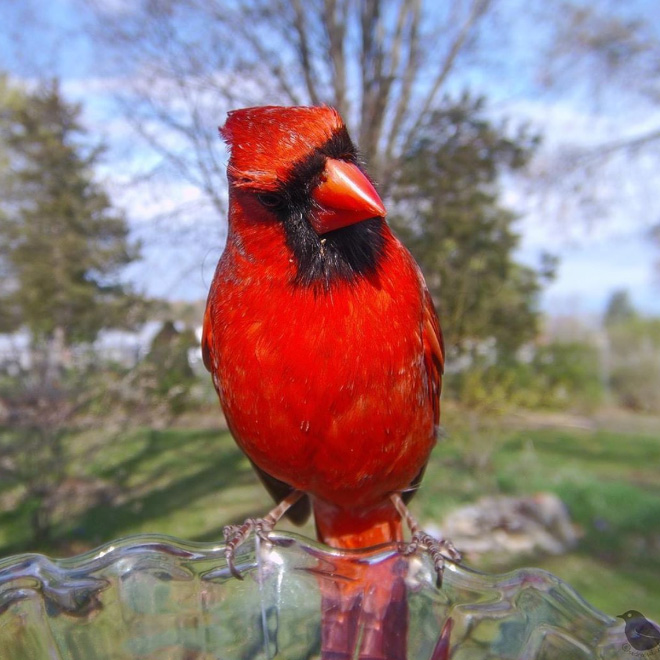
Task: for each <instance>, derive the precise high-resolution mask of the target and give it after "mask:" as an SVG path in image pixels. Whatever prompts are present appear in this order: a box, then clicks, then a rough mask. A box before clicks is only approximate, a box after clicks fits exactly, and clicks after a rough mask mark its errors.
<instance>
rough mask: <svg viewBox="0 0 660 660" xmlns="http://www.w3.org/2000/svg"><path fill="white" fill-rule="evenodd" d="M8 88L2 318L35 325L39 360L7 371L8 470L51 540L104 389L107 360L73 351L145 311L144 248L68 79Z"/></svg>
mask: <svg viewBox="0 0 660 660" xmlns="http://www.w3.org/2000/svg"><path fill="white" fill-rule="evenodd" d="M3 83H4V87H2V88H0V97H1V98H0V158H3V159H4V160H6V163H7V165H8V166H7V168H6V169H5V170H3V172H4V176H2V178H1V179H0V185H1V186H2V196H1V197H0V268H1V270H2V275H3V278H2V283H1V284H0V323H2V326H3V327H2V328H1V329H2V330H5V331H6V330H13V329H16V328H18V327H19V326H24V327H26V328H27V329H28V330H29V332H30V334H31V337H32V361H31V365H30V368H29V369H26V368H25V365H21V364H20V361H18V360H17V361H16V364H12V365H11V371H10V370H7V371H6V372H0V411H1V413H2V414H1V416H0V466H1V470H0V473H1V476H2V479H3V481H4V482H5V483H9V484H11V483H12V482H13V483H15V484H18V485H20V487H21V490H20V493H21V496H22V498H23V500H24V501H25V502H28V503H29V506H30V507H31V510H32V530H33V536H34V538H35V539H36V540H38V541H45V540H47V539H48V538H49V536H50V533H51V526H52V520H53V518H52V513H53V511H54V510H55V508H57V506H58V501H59V494H60V493H61V489H60V487H61V485H62V484H63V483H64V480H65V479H66V478H67V477H68V476H71V473H72V472H74V471H75V469H76V467H75V464H74V462H73V459H72V458H71V457H70V456H69V455H68V454H67V451H66V446H65V438H66V437H67V435H68V434H69V433H70V432H71V431H72V430H73V429H80V428H82V426H84V425H85V423H89V420H87V421H86V422H85V417H86V416H85V412H86V411H88V410H89V407H90V405H91V404H92V403H93V401H94V400H95V398H97V397H98V396H102V393H103V391H104V387H105V383H104V382H103V379H102V378H100V377H99V374H98V365H97V364H96V363H94V362H93V361H92V362H91V363H90V364H89V365H87V366H82V365H81V364H78V363H77V362H74V361H73V360H71V359H70V358H71V357H72V351H71V350H70V349H71V348H72V347H73V346H74V345H76V344H79V343H82V342H89V341H91V340H93V339H94V338H95V337H96V335H97V333H98V332H99V330H100V329H101V328H105V327H111V326H122V325H126V324H127V323H129V322H130V321H131V317H132V316H134V311H135V310H136V309H141V306H140V305H137V304H136V303H138V302H139V299H138V297H137V296H135V295H134V294H133V293H132V292H131V291H130V290H129V289H128V288H127V287H126V286H125V285H123V284H122V283H121V280H120V272H121V268H122V267H123V266H125V265H126V264H128V263H130V262H131V261H132V260H133V259H135V258H136V257H137V248H136V246H135V245H133V244H132V243H131V242H130V240H129V238H128V227H127V224H126V220H125V218H124V216H123V215H122V214H121V213H119V212H118V211H116V210H115V209H113V207H112V205H111V203H110V199H109V197H108V195H107V194H106V193H105V192H104V190H103V189H102V188H101V186H100V185H99V184H98V183H97V182H96V180H95V168H96V167H97V165H98V161H99V158H100V155H101V149H100V148H99V147H89V146H88V145H87V144H86V140H85V138H86V132H85V130H84V128H83V127H82V125H81V123H80V112H81V111H80V108H79V107H77V106H74V105H71V104H69V103H67V102H66V101H65V100H64V99H63V97H62V95H61V93H60V89H59V86H58V84H57V83H52V84H49V85H46V86H44V87H42V88H41V89H39V90H38V91H36V92H34V93H27V92H21V91H20V90H16V89H13V88H10V87H9V86H8V85H7V84H6V81H3ZM2 366H3V367H4V366H5V365H2ZM10 373H12V374H13V376H12V375H10ZM100 383H101V384H100Z"/></svg>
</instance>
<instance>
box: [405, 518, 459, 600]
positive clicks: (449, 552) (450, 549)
mask: <svg viewBox="0 0 660 660" xmlns="http://www.w3.org/2000/svg"><path fill="white" fill-rule="evenodd" d="M420 547H423V548H424V549H425V550H426V552H428V554H429V556H430V557H431V561H432V562H433V567H434V568H435V572H436V575H437V578H436V585H437V587H438V589H440V588H441V587H442V577H443V575H444V572H445V561H452V562H455V563H457V564H458V563H460V562H461V559H462V557H461V553H460V552H459V551H458V550H456V548H455V547H454V544H453V543H452V542H451V541H449V540H447V539H436V538H435V537H434V536H431V535H430V534H427V533H426V532H424V531H422V530H416V531H415V532H413V535H412V539H411V540H410V543H408V544H406V545H404V547H403V548H402V553H403V554H404V555H412V554H414V553H415V552H417V551H418V550H419V548H420Z"/></svg>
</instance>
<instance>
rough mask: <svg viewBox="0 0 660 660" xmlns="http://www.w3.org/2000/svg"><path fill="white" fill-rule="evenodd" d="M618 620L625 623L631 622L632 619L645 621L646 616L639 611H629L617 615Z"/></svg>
mask: <svg viewBox="0 0 660 660" xmlns="http://www.w3.org/2000/svg"><path fill="white" fill-rule="evenodd" d="M616 616H617V619H623V620H624V621H631V620H632V619H643V618H644V615H643V614H642V613H641V612H638V611H637V610H628V611H627V612H624V613H623V614H617V615H616Z"/></svg>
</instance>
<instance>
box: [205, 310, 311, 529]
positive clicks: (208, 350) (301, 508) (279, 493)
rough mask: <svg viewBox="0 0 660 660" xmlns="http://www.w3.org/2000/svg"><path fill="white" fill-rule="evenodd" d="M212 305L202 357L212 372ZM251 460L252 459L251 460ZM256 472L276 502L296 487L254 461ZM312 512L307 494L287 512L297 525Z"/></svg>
mask: <svg viewBox="0 0 660 660" xmlns="http://www.w3.org/2000/svg"><path fill="white" fill-rule="evenodd" d="M212 313H213V312H212V306H211V304H210V303H209V304H207V306H206V311H205V312H204V325H203V327H202V358H203V360H204V366H205V367H206V368H207V369H208V370H209V371H210V372H211V373H213V371H214V370H215V369H217V365H216V364H215V357H214V355H215V344H214V337H213V323H212V322H211V316H212ZM250 462H251V461H250ZM252 467H254V470H255V472H256V473H257V475H258V477H259V479H260V480H261V483H263V485H264V486H265V487H266V490H267V491H268V492H269V493H270V495H271V496H272V498H273V499H274V500H275V501H276V502H278V503H279V502H281V501H282V500H283V499H284V498H285V497H287V495H290V494H291V493H292V492H293V491H294V488H293V487H292V486H289V484H287V483H284V482H283V481H280V480H279V479H276V478H275V477H273V476H271V475H270V474H268V473H267V472H264V471H263V470H262V469H261V468H260V467H258V466H257V465H255V464H254V463H252ZM310 513H311V503H310V501H309V497H307V496H305V497H302V498H301V499H299V500H298V501H297V502H296V503H295V504H294V505H293V506H292V507H291V508H290V509H289V510H288V511H287V512H286V516H287V518H289V520H291V522H293V523H295V524H296V525H302V524H303V523H304V522H305V521H306V520H307V518H309V514H310Z"/></svg>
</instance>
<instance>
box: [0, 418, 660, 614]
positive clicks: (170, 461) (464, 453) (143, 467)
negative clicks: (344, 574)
mask: <svg viewBox="0 0 660 660" xmlns="http://www.w3.org/2000/svg"><path fill="white" fill-rule="evenodd" d="M445 423H446V426H447V437H445V438H444V439H443V440H442V441H441V443H440V444H439V446H438V447H437V448H436V450H435V451H434V453H433V456H432V459H431V462H430V465H429V467H428V470H427V473H426V477H425V480H424V483H423V485H422V488H421V491H420V493H419V494H418V495H417V496H416V498H415V499H414V500H413V504H412V507H413V510H414V512H415V513H416V514H417V515H418V516H419V517H420V518H421V520H422V521H427V522H428V521H431V520H433V521H440V520H441V518H442V516H443V515H444V514H445V513H446V512H447V511H449V510H450V509H451V508H453V507H456V506H457V505H461V504H465V503H467V502H471V501H474V500H475V499H477V498H478V497H480V496H482V495H486V494H495V493H505V494H518V495H522V494H530V493H534V492H537V491H552V492H554V493H557V494H558V495H559V496H560V497H561V498H562V500H563V501H564V502H565V503H566V505H567V506H568V508H569V510H570V513H571V516H572V518H573V520H574V522H575V523H576V524H577V525H578V526H579V527H580V529H581V531H582V537H581V541H580V543H579V546H578V547H577V548H576V549H575V550H574V551H572V552H571V553H569V554H567V555H562V556H560V557H534V558H529V559H526V560H525V561H524V564H525V565H535V566H538V567H541V568H545V569H547V570H549V571H551V572H553V573H555V574H556V575H558V576H560V577H562V578H564V579H565V580H567V581H568V582H569V583H570V584H572V585H573V586H574V587H575V588H576V589H577V590H578V591H579V592H580V593H581V594H582V596H583V597H585V598H586V599H587V600H588V601H589V602H591V603H592V604H593V605H595V606H596V607H598V608H599V609H601V610H603V611H604V612H606V613H608V614H610V615H615V614H619V613H621V612H623V611H625V610H628V609H637V610H640V611H642V612H643V613H644V614H646V615H647V616H649V617H651V618H654V619H656V620H660V474H659V473H660V469H659V468H660V434H654V433H652V432H649V431H645V432H639V431H634V430H630V431H627V430H625V429H624V430H617V431H608V430H595V431H581V430H575V429H571V430H566V429H554V428H546V429H535V428H533V427H531V426H530V427H529V428H526V427H525V425H524V424H520V423H518V424H516V425H515V427H514V426H513V425H510V424H506V423H505V422H503V421H500V422H496V423H492V424H489V425H484V423H483V421H481V420H479V419H478V418H474V417H472V418H470V417H468V418H465V417H463V416H462V414H460V413H459V411H449V413H448V414H447V415H446V416H445ZM99 437H100V436H98V434H97V435H96V436H95V437H92V436H77V437H75V438H71V440H70V443H69V451H70V452H71V453H72V455H73V456H76V457H78V460H76V461H74V465H76V466H77V467H76V470H77V474H76V476H78V477H86V478H93V479H96V480H98V481H99V482H105V483H108V484H114V485H115V491H114V492H115V499H114V502H113V503H112V504H111V505H110V504H101V503H95V504H92V505H91V506H88V507H85V506H82V507H81V510H80V511H77V512H76V513H75V514H73V515H60V516H59V518H58V519H57V521H56V525H55V528H54V534H53V541H52V542H51V543H49V544H48V545H46V546H42V547H34V546H32V545H31V542H30V527H29V516H30V512H31V506H30V503H29V502H28V503H25V504H23V505H22V506H19V507H11V506H7V503H8V502H11V501H12V499H16V498H12V491H11V489H9V487H8V486H6V485H5V486H0V556H3V557H4V556H6V555H9V554H15V553H17V552H24V551H34V550H37V551H43V552H46V553H48V554H51V555H62V554H69V553H71V552H79V551H81V550H83V549H87V548H91V547H93V546H96V545H98V544H100V543H102V542H105V541H108V540H111V539H114V538H117V537H120V536H126V535H130V534H137V533H143V532H159V533H165V534H171V535H174V536H178V537H180V538H184V539H190V540H201V541H214V540H220V539H221V537H222V527H223V526H224V525H225V524H227V523H230V522H236V521H242V520H243V519H244V518H246V517H247V516H253V515H258V514H260V513H264V512H265V511H266V510H267V509H268V507H269V506H270V501H269V499H268V497H267V495H266V493H265V491H264V490H263V489H262V487H261V486H260V484H259V483H258V481H257V480H256V477H255V476H254V475H253V473H252V470H251V468H250V464H249V462H248V461H247V459H246V458H244V457H243V456H242V454H241V453H240V452H239V451H238V450H237V449H236V447H235V445H234V443H233V440H232V439H231V437H230V436H229V434H228V433H227V432H226V431H222V430H219V429H218V430H169V431H155V430H151V429H137V430H133V431H130V432H128V433H125V434H122V435H119V436H117V437H115V438H108V439H107V441H106V442H104V443H103V444H102V445H101V448H100V449H99V450H97V451H95V452H92V453H90V452H88V448H89V446H90V445H91V444H92V443H93V442H95V441H98V438H99ZM13 494H14V495H16V494H17V493H13ZM2 503H4V504H5V507H4V508H5V510H2V508H1V505H2ZM283 527H284V528H285V529H286V528H287V525H286V524H285V525H283ZM302 532H303V533H304V534H308V535H312V534H313V527H312V526H311V525H309V526H307V527H305V528H304V529H303V530H302ZM493 559H495V558H484V559H483V562H482V563H481V565H479V566H475V568H482V569H487V570H488V569H495V568H496V569H497V570H498V571H503V570H508V569H511V568H515V567H516V565H515V564H514V563H512V562H509V563H508V564H507V563H506V562H502V561H501V558H496V559H500V561H493Z"/></svg>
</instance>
